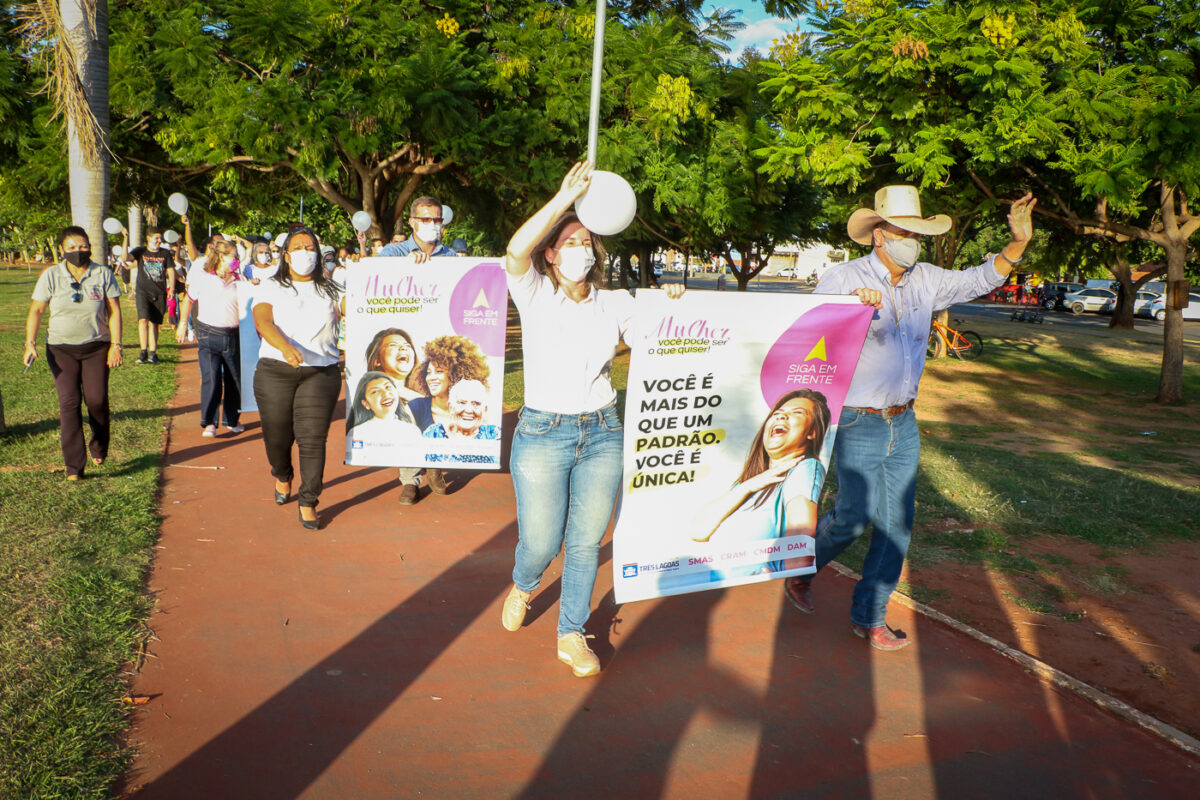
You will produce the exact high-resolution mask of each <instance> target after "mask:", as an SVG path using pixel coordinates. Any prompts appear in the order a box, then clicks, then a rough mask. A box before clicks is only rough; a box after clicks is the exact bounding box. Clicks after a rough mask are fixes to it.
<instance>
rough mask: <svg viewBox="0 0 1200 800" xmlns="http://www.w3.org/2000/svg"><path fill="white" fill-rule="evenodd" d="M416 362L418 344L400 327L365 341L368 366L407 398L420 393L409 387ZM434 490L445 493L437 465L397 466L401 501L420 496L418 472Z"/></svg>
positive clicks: (410, 502)
mask: <svg viewBox="0 0 1200 800" xmlns="http://www.w3.org/2000/svg"><path fill="white" fill-rule="evenodd" d="M416 366H417V348H416V345H414V344H413V340H412V337H411V336H409V335H408V332H407V331H405V330H403V329H402V328H384V329H383V330H381V331H380V332H379V333H377V334H375V336H374V338H372V339H371V343H370V344H369V345H367V369H368V370H373V371H375V372H382V373H384V374H385V375H387V376H388V377H390V378H392V379H393V380H395V381H396V386H397V391H399V392H400V397H401V398H403V399H404V400H405V401H406V402H411V401H413V400H416V399H417V398H419V397H421V393H420V392H419V391H417V390H416V389H412V388H409V383H410V378H411V376H412V375H413V373H414V369H415V367H416ZM422 475H424V476H425V482H426V483H427V484H429V489H430V491H432V492H433V493H434V494H445V493H446V491H447V486H446V478H445V476H444V475H443V474H442V471H441V470H439V469H429V470H424V469H421V468H420V467H400V498H399V500H400V505H402V506H411V505H413V504H414V503H416V502H417V500H418V499H420V493H419V490H418V487H419V486H420V484H421V476H422Z"/></svg>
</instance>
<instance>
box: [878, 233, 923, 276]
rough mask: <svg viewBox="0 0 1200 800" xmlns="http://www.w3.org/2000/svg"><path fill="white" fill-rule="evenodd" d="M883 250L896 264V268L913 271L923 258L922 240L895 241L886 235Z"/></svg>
mask: <svg viewBox="0 0 1200 800" xmlns="http://www.w3.org/2000/svg"><path fill="white" fill-rule="evenodd" d="M883 249H884V251H885V252H886V253H887V254H888V255H889V256H891V257H892V261H895V262H896V266H898V267H902V268H904V269H912V268H913V265H914V264H916V263H917V259H918V258H920V257H921V240H920V239H912V238H909V237H904V238H903V239H893V238H891V237H890V236H887V235H886V234H885V235H884V237H883Z"/></svg>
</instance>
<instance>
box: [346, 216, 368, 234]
mask: <svg viewBox="0 0 1200 800" xmlns="http://www.w3.org/2000/svg"><path fill="white" fill-rule="evenodd" d="M350 224H351V225H353V226H354V230H356V231H358V232H359V233H366V232H367V229H368V228H370V227H371V215H370V214H368V213H367V212H365V211H355V212H354V216H352V217H351V218H350Z"/></svg>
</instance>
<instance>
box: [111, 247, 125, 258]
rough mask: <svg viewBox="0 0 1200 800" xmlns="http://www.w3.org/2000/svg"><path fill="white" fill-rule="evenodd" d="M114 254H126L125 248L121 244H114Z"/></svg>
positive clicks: (118, 256) (117, 255)
mask: <svg viewBox="0 0 1200 800" xmlns="http://www.w3.org/2000/svg"><path fill="white" fill-rule="evenodd" d="M112 254H113V255H114V256H116V257H117V258H120V257H121V256H123V255H125V249H124V248H123V247H121V245H119V244H114V245H113V247H112Z"/></svg>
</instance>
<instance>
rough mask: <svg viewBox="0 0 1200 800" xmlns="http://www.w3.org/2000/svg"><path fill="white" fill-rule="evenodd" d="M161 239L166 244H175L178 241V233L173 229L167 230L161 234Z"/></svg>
mask: <svg viewBox="0 0 1200 800" xmlns="http://www.w3.org/2000/svg"><path fill="white" fill-rule="evenodd" d="M163 241H165V242H166V243H167V244H175V243H176V242H178V241H179V234H178V233H176V232H175V231H167V232H166V233H164V234H163Z"/></svg>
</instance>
